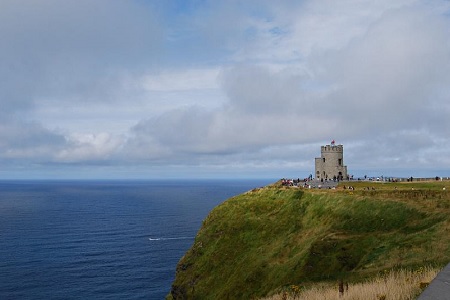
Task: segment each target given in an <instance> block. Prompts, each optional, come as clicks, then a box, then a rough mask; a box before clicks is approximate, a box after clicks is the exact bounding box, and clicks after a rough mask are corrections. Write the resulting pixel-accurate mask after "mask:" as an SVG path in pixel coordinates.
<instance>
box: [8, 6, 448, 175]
mask: <svg viewBox="0 0 450 300" xmlns="http://www.w3.org/2000/svg"><path fill="white" fill-rule="evenodd" d="M0 1H1V4H2V10H1V11H0V38H1V39H2V43H1V44H0V55H1V56H2V57H3V58H4V59H2V60H0V78H1V79H2V80H1V81H0V104H1V107H2V109H1V111H0V121H1V124H2V126H3V127H0V137H1V138H2V139H1V140H0V161H1V160H3V161H5V160H8V159H11V161H12V160H13V158H14V159H20V158H26V159H27V161H28V160H29V161H30V162H32V161H35V162H39V163H42V164H43V165H45V164H44V163H43V162H44V161H46V162H48V163H49V164H54V165H63V164H70V165H72V164H87V165H89V164H92V165H94V164H103V165H115V166H127V167H130V168H131V166H141V167H142V166H149V167H150V166H155V165H158V166H159V167H163V166H168V167H169V166H170V167H174V166H178V167H180V166H187V167H189V168H191V167H192V166H199V168H204V169H207V170H208V172H210V171H211V170H213V169H215V168H216V169H217V170H224V169H226V168H227V167H228V168H239V169H241V168H242V166H245V167H248V168H249V169H252V170H256V169H257V170H263V169H265V170H275V169H278V170H280V168H281V169H282V168H286V169H289V170H295V169H297V168H298V169H304V170H305V169H306V173H308V174H309V172H310V171H311V170H310V168H312V164H313V159H314V153H315V152H316V151H318V149H320V148H319V146H320V144H321V143H324V142H326V141H328V140H331V139H333V138H334V139H336V140H338V141H340V142H342V143H344V144H345V145H346V151H348V152H347V153H349V154H350V155H351V156H350V157H347V158H346V159H347V162H348V163H353V164H354V165H355V166H358V167H361V168H364V166H366V167H367V168H376V167H379V166H385V167H392V168H397V167H398V168H408V167H409V168H415V167H418V168H419V167H420V168H432V167H435V168H447V169H450V163H449V162H447V161H445V160H443V159H442V160H439V159H437V158H436V157H438V156H448V151H447V150H446V149H448V147H445V146H443V145H446V144H447V141H446V138H445V137H446V136H448V135H449V132H448V128H450V119H449V118H448V114H449V113H450V106H449V103H448V97H449V95H450V93H449V92H450V90H449V89H448V86H449V83H450V82H449V81H450V76H449V75H448V74H450V72H449V71H450V70H449V68H450V35H449V30H448V28H450V27H449V25H450V19H449V17H448V11H450V5H449V4H448V3H447V2H445V1H435V2H429V1H420V0H411V1H406V0H402V1H377V2H373V1H350V0H349V1H338V2H336V1H330V0H323V1H301V2H298V1H282V2H274V1H246V2H245V3H244V2H241V1H227V2H217V1H206V2H202V3H199V2H188V3H186V4H185V5H183V6H182V7H183V8H180V10H174V8H175V7H178V6H177V3H175V2H161V3H147V2H137V1H128V2H123V1H106V0H101V1H95V2H92V1H66V2H60V1H56V0H41V1H37V2H33V3H32V4H29V3H27V4H26V5H25V4H24V2H21V1H6V0H0ZM30 120H34V121H35V122H34V123H33V122H31V121H30ZM30 124H38V125H30ZM374 144H376V145H379V147H380V148H382V150H383V151H382V152H380V151H378V149H377V147H374ZM32 149H37V150H36V151H35V152H33V151H32ZM280 153H284V154H285V155H281V154H280ZM239 166H241V167H239ZM277 166H278V167H277ZM427 166H428V167H427ZM308 168H309V169H308ZM349 169H351V165H349ZM178 170H179V169H178ZM249 172H253V171H250V170H249Z"/></svg>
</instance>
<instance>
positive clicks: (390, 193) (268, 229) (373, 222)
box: [169, 182, 450, 299]
mask: <svg viewBox="0 0 450 300" xmlns="http://www.w3.org/2000/svg"><path fill="white" fill-rule="evenodd" d="M444 184H445V182H444V183H441V182H432V183H430V182H425V183H409V184H406V183H378V182H373V183H367V182H364V183H355V184H354V186H355V188H356V190H355V191H349V190H347V189H346V190H344V189H343V188H342V187H339V188H338V189H337V190H303V189H298V188H287V187H281V186H280V185H278V184H274V185H272V186H268V187H265V188H261V189H255V190H253V191H250V192H248V193H245V194H242V195H239V196H236V197H233V198H230V199H229V200H227V201H225V202H224V203H223V204H221V205H219V206H218V207H216V208H215V209H214V210H213V211H211V213H210V214H209V216H208V217H207V218H206V219H205V220H204V222H203V226H202V228H201V229H200V231H199V232H198V234H197V237H196V239H195V242H194V244H193V246H192V247H191V249H190V250H189V251H188V252H187V253H186V254H185V256H184V257H183V258H182V259H181V260H180V262H179V264H178V267H177V273H176V279H175V281H174V283H173V289H172V291H173V293H172V294H173V295H174V296H175V298H180V299H184V298H183V297H186V298H189V299H244V298H245V299H252V298H258V297H262V296H265V295H268V294H270V293H271V292H273V291H276V290H277V289H281V288H283V287H285V286H289V285H291V284H298V283H307V284H313V283H314V282H317V281H324V280H337V279H339V278H342V279H346V280H356V279H357V278H359V279H361V278H370V277H371V276H373V275H374V274H377V272H379V271H380V270H383V269H391V268H415V267H417V266H420V265H423V264H427V265H429V264H432V265H436V266H442V265H444V264H446V263H448V261H449V260H450V234H449V230H450V222H449V221H450V217H449V212H450V209H449V207H450V195H449V194H448V192H447V191H443V190H442V187H443V186H444ZM369 185H370V189H369V190H364V189H363V188H364V187H368V186H369ZM372 186H373V187H374V188H375V190H373V189H371V187H372ZM169 298H171V296H169Z"/></svg>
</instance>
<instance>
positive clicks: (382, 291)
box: [264, 267, 439, 300]
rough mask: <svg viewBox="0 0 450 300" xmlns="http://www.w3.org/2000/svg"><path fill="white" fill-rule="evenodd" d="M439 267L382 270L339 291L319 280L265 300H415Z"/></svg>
mask: <svg viewBox="0 0 450 300" xmlns="http://www.w3.org/2000/svg"><path fill="white" fill-rule="evenodd" d="M438 272H439V270H437V269H434V268H431V267H425V268H419V269H417V270H415V271H410V270H404V269H402V270H390V271H387V270H385V271H383V272H381V273H380V274H378V276H376V277H375V278H374V279H371V280H368V281H366V282H362V283H349V284H348V287H347V285H346V284H345V285H344V292H343V293H342V294H340V292H339V289H338V284H337V283H336V284H330V283H324V284H320V283H317V284H315V285H314V286H313V287H311V288H302V287H301V285H291V286H289V287H288V288H286V289H285V290H284V291H283V292H281V293H279V294H277V295H274V296H271V297H268V298H264V300H289V299H302V300H359V299H361V300H369V299H374V300H387V299H389V300H410V299H416V298H417V297H418V296H419V295H420V293H421V292H422V291H423V290H424V289H425V288H426V287H427V286H428V284H429V283H430V282H431V280H433V279H434V278H435V277H436V275H437V273H438Z"/></svg>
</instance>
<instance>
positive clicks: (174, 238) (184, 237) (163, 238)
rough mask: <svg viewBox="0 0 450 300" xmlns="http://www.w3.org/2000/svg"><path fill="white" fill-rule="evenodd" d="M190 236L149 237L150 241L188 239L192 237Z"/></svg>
mask: <svg viewBox="0 0 450 300" xmlns="http://www.w3.org/2000/svg"><path fill="white" fill-rule="evenodd" d="M192 238H193V237H190V236H182V237H162V238H148V240H149V241H168V240H188V239H192Z"/></svg>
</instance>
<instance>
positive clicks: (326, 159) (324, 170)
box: [315, 141, 347, 180]
mask: <svg viewBox="0 0 450 300" xmlns="http://www.w3.org/2000/svg"><path fill="white" fill-rule="evenodd" d="M320 154H321V155H320V157H316V161H315V167H316V171H315V178H316V179H319V180H321V179H323V180H327V179H334V180H342V179H347V166H344V146H343V145H335V144H334V141H333V142H332V143H331V145H325V146H322V147H321V149H320Z"/></svg>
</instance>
